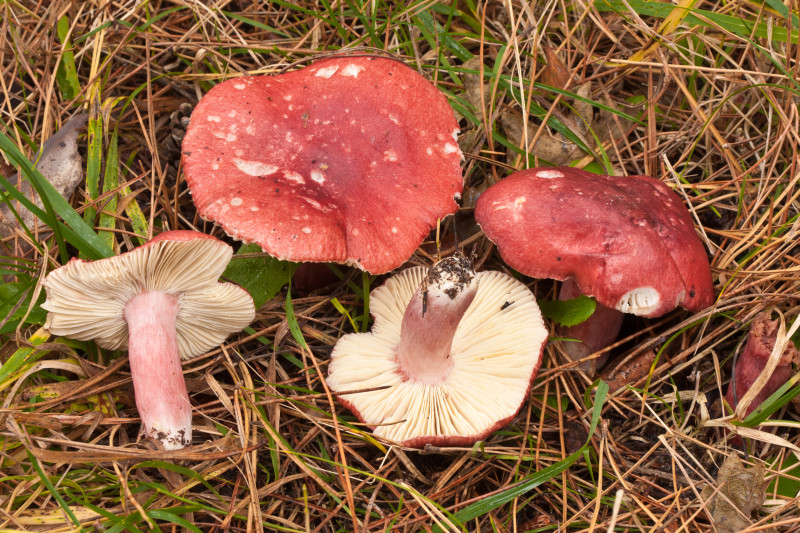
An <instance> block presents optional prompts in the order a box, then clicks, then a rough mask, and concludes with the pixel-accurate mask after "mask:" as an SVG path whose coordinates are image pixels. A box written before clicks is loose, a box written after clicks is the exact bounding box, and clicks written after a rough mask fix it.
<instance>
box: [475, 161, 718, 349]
mask: <svg viewBox="0 0 800 533" xmlns="http://www.w3.org/2000/svg"><path fill="white" fill-rule="evenodd" d="M475 219H476V220H477V221H478V224H480V226H481V228H482V229H483V232H484V233H485V234H486V236H487V237H488V238H489V240H491V241H492V242H494V243H495V244H496V245H497V249H498V251H499V252H500V255H501V257H502V258H503V260H504V261H505V262H506V263H507V264H508V265H509V266H510V267H511V268H514V269H516V270H518V271H519V272H521V273H523V274H525V275H527V276H531V277H535V278H552V279H556V280H560V281H564V280H569V279H573V280H574V283H575V285H576V286H577V288H578V289H579V291H580V292H582V293H583V294H586V295H588V296H593V297H595V299H596V300H597V302H598V303H599V304H601V305H603V306H606V307H608V308H610V309H611V310H616V311H618V312H622V313H631V314H634V315H639V316H644V317H651V318H652V317H657V316H661V315H663V314H665V313H667V312H669V311H671V310H673V309H675V308H676V307H677V306H682V307H684V308H685V309H688V310H691V311H698V310H701V309H704V308H706V307H708V306H710V305H711V304H712V303H713V301H714V291H713V285H712V281H711V269H710V267H709V264H708V258H707V256H706V252H705V249H704V248H703V244H702V243H701V242H700V239H699V238H698V237H697V234H696V233H695V230H694V225H693V224H692V219H691V217H690V216H689V213H688V211H687V209H686V207H684V205H683V203H682V202H681V200H680V198H679V197H678V195H677V194H675V192H673V191H672V190H671V189H670V188H669V187H667V186H666V185H665V184H664V183H662V182H660V181H659V180H656V179H654V178H650V177H647V176H627V177H612V176H601V175H597V174H592V173H589V172H586V171H584V170H580V169H576V168H568V167H558V168H534V169H528V170H523V171H520V172H516V173H514V174H512V175H510V176H508V177H506V178H504V179H502V180H500V181H499V182H498V183H496V184H495V185H493V186H491V187H490V188H489V189H487V190H486V191H485V192H484V193H483V194H482V195H481V197H480V198H479V199H478V202H477V205H476V207H475ZM589 320H591V318H590V319H589ZM619 323H621V321H619ZM578 333H580V332H578ZM562 334H563V335H565V336H568V337H574V336H575V335H574V333H573V332H572V331H569V330H567V331H563V332H562ZM614 337H616V333H615V334H614ZM587 344H588V346H589V348H590V349H592V350H598V349H601V348H602V346H599V345H598V343H596V342H594V341H592V340H590V341H588V342H587Z"/></svg>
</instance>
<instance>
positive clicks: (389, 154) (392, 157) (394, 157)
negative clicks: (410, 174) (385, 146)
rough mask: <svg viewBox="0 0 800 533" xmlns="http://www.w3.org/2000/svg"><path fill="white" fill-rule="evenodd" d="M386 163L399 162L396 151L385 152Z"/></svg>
mask: <svg viewBox="0 0 800 533" xmlns="http://www.w3.org/2000/svg"><path fill="white" fill-rule="evenodd" d="M383 160H384V161H397V152H395V151H394V150H386V151H385V152H383Z"/></svg>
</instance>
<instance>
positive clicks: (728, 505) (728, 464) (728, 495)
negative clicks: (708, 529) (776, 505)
mask: <svg viewBox="0 0 800 533" xmlns="http://www.w3.org/2000/svg"><path fill="white" fill-rule="evenodd" d="M767 484H768V483H767V481H765V480H764V466H763V465H760V464H759V465H757V466H755V467H753V468H746V467H745V466H744V464H742V461H741V460H740V459H739V456H737V455H730V456H729V457H728V458H727V459H725V462H724V463H722V466H721V467H720V469H719V473H718V474H717V483H716V486H715V485H708V486H706V487H705V488H704V489H703V491H702V493H701V496H702V497H703V498H704V499H706V500H708V498H710V500H708V506H707V508H708V512H709V513H710V515H711V520H712V521H713V522H714V525H715V526H716V528H717V531H719V532H720V533H736V532H738V531H742V530H743V529H746V528H747V527H749V526H750V520H749V519H750V515H751V514H752V513H753V511H755V510H757V509H758V508H759V507H761V505H762V504H763V503H764V500H765V498H766V494H765V492H764V491H765V490H766V488H767ZM717 488H719V492H717V493H716V494H714V492H715V491H716V490H717ZM712 495H713V496H712Z"/></svg>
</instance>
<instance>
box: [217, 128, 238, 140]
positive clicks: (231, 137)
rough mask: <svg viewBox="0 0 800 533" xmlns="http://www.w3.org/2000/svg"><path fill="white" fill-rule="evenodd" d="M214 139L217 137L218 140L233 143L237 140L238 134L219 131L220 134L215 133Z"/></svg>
mask: <svg viewBox="0 0 800 533" xmlns="http://www.w3.org/2000/svg"><path fill="white" fill-rule="evenodd" d="M214 137H216V138H217V139H223V140H226V141H228V142H233V141H235V140H236V134H235V133H225V132H222V131H218V132H216V133H214Z"/></svg>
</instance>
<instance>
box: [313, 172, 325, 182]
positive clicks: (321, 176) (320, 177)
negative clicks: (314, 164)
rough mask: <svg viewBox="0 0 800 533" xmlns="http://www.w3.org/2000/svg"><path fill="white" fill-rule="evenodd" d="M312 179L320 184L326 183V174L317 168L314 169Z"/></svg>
mask: <svg viewBox="0 0 800 533" xmlns="http://www.w3.org/2000/svg"><path fill="white" fill-rule="evenodd" d="M311 179H312V180H314V181H316V182H317V183H320V184H321V183H325V174H323V173H322V172H320V171H319V170H317V169H314V170H312V171H311Z"/></svg>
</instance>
